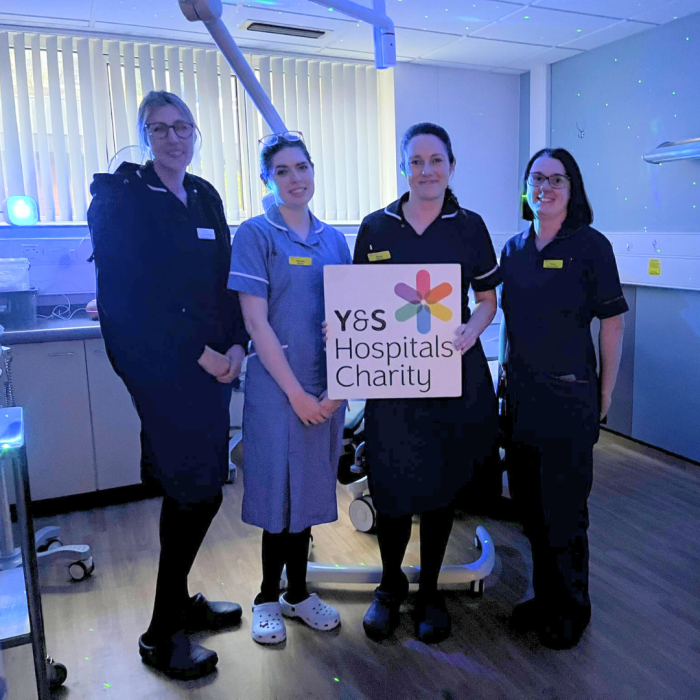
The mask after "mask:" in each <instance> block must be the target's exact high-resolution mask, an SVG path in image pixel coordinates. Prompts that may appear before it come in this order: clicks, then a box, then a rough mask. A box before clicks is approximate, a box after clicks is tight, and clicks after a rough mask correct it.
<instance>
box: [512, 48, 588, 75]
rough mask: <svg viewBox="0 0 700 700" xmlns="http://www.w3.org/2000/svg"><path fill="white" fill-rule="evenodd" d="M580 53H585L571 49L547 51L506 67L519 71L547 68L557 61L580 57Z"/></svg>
mask: <svg viewBox="0 0 700 700" xmlns="http://www.w3.org/2000/svg"><path fill="white" fill-rule="evenodd" d="M580 53H583V52H582V51H572V50H571V49H547V50H546V51H543V52H542V53H537V54H535V55H534V56H529V57H528V58H522V59H520V60H518V61H513V62H512V63H509V64H508V65H507V66H506V67H507V68H517V69H518V70H532V69H533V68H536V67H537V66H546V65H549V64H550V63H556V62H557V61H563V60H564V59H566V58H571V57H572V56H578V55H579V54H580Z"/></svg>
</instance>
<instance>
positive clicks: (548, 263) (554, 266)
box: [544, 260, 564, 270]
mask: <svg viewBox="0 0 700 700" xmlns="http://www.w3.org/2000/svg"><path fill="white" fill-rule="evenodd" d="M563 267H564V261H563V260H545V261H544V269H545V270H561V269H562V268H563Z"/></svg>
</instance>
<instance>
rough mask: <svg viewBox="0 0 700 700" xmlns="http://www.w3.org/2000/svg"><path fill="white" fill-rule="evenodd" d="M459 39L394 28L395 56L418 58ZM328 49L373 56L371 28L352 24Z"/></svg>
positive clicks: (445, 35)
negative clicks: (360, 52) (359, 52)
mask: <svg viewBox="0 0 700 700" xmlns="http://www.w3.org/2000/svg"><path fill="white" fill-rule="evenodd" d="M458 39H459V37H458V36H457V35H455V34H437V33H435V32H422V31H419V30H417V29H403V28H402V27H397V28H396V55H397V56H399V57H403V58H419V57H420V56H424V55H425V54H428V53H430V52H432V51H435V50H436V49H439V48H440V47H441V46H446V45H448V44H451V43H454V42H455V41H457V40H458ZM328 48H333V49H339V50H347V51H364V52H367V53H371V54H372V55H374V35H373V32H372V27H370V26H369V25H367V24H364V23H363V22H361V23H359V24H353V25H351V26H350V27H348V28H347V29H345V31H344V32H343V33H342V34H340V35H339V36H338V37H337V38H336V39H334V40H333V41H331V42H330V43H329V44H328Z"/></svg>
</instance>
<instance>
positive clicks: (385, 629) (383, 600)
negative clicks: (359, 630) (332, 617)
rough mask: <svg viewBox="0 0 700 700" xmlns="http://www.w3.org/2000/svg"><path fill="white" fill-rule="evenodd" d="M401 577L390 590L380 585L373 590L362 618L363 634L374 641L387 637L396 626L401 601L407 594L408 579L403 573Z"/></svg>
mask: <svg viewBox="0 0 700 700" xmlns="http://www.w3.org/2000/svg"><path fill="white" fill-rule="evenodd" d="M402 577H403V578H402V579H401V580H400V583H399V584H397V586H396V587H395V588H393V589H392V590H391V591H385V590H382V587H381V586H379V588H377V589H376V590H375V591H374V598H373V600H372V605H370V606H369V608H368V610H367V612H366V613H365V616H364V617H363V618H362V626H363V627H364V628H365V634H366V635H367V636H368V637H369V638H370V639H372V640H373V641H375V642H381V641H383V640H384V639H388V638H389V637H390V636H391V634H392V633H393V631H394V630H395V629H396V628H397V627H398V624H399V610H400V608H401V603H403V601H404V600H406V596H407V595H408V579H407V578H406V576H405V574H403V573H402Z"/></svg>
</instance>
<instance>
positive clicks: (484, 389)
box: [354, 194, 501, 516]
mask: <svg viewBox="0 0 700 700" xmlns="http://www.w3.org/2000/svg"><path fill="white" fill-rule="evenodd" d="M407 198H408V195H407V194H406V195H404V196H403V197H402V198H401V199H399V200H397V201H396V202H393V203H392V204H390V205H389V206H388V207H386V209H383V210H379V211H376V212H374V213H373V214H370V215H369V216H367V217H365V219H364V221H363V222H362V225H361V227H360V230H359V232H358V236H357V243H356V245H355V255H354V262H355V263H357V264H367V263H372V264H377V265H379V264H383V265H386V264H389V265H391V264H440V263H459V264H460V265H461V272H462V323H466V322H467V321H468V320H469V318H470V316H471V311H470V309H469V304H468V298H467V293H468V291H469V288H470V287H472V289H474V291H477V292H483V291H488V290H490V289H495V288H496V287H497V286H498V285H499V284H500V281H501V278H500V274H499V270H498V264H497V262H496V256H495V254H494V250H493V245H492V244H491V238H490V236H489V233H488V230H487V229H486V226H485V224H484V222H483V220H482V219H481V217H480V216H479V215H478V214H476V213H474V212H472V211H467V210H466V209H461V208H460V207H459V206H458V205H457V204H456V203H455V202H454V201H453V200H451V199H446V200H445V203H444V205H443V209H442V212H441V214H440V216H438V218H437V219H436V220H435V221H434V222H433V223H432V224H430V226H428V228H427V229H426V230H425V231H424V233H423V234H422V235H420V236H419V235H418V234H417V233H416V232H415V231H414V230H413V228H412V227H411V226H410V224H409V223H408V222H407V221H406V219H405V217H404V215H403V205H404V204H405V202H406V201H407ZM376 253H384V255H377V256H375V255H374V254H376ZM387 253H388V255H387ZM378 258H380V259H378ZM373 261H374V262H373ZM496 433H497V407H496V398H495V395H494V391H493V383H492V380H491V375H490V373H489V368H488V363H487V361H486V356H485V355H484V351H483V349H482V347H481V342H480V341H477V343H476V344H475V345H474V347H472V348H471V349H470V350H468V351H467V352H466V353H465V354H464V356H463V357H462V396H460V397H458V398H431V399H375V400H371V401H368V402H367V407H366V412H365V434H366V454H367V464H368V472H369V482H370V490H371V492H372V497H373V499H374V504H375V506H376V508H377V509H378V510H379V511H380V512H382V513H386V514H387V515H391V516H400V515H406V514H412V513H422V512H425V511H430V510H436V509H438V508H443V507H445V506H447V505H449V504H451V503H452V502H453V501H454V499H455V497H456V496H457V494H458V492H459V491H460V489H461V488H462V487H463V486H465V484H466V483H467V482H468V481H469V480H470V478H471V476H472V473H473V470H474V464H475V463H478V462H480V461H482V460H484V459H485V458H487V457H489V456H490V455H491V453H492V450H493V445H494V443H495V439H496Z"/></svg>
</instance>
